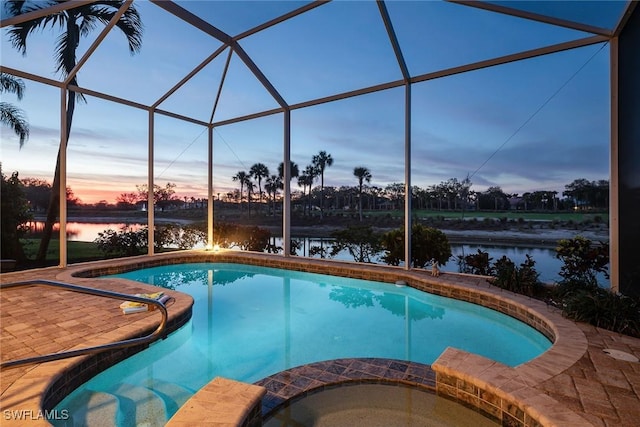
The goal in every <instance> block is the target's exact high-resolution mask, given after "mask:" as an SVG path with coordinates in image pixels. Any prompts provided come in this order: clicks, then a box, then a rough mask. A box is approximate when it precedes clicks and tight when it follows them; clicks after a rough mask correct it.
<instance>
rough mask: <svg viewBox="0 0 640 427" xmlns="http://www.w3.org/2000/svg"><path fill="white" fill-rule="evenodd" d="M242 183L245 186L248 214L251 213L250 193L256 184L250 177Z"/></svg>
mask: <svg viewBox="0 0 640 427" xmlns="http://www.w3.org/2000/svg"><path fill="white" fill-rule="evenodd" d="M244 185H245V187H247V208H248V212H249V215H251V198H252V197H251V195H252V194H253V190H255V188H256V185H255V184H254V183H253V181H251V179H249V180H247V182H245V183H244Z"/></svg>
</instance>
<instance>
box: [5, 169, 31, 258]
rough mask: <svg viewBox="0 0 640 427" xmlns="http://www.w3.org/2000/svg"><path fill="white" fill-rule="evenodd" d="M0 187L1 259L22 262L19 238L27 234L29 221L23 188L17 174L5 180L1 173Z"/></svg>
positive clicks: (22, 255)
mask: <svg viewBox="0 0 640 427" xmlns="http://www.w3.org/2000/svg"><path fill="white" fill-rule="evenodd" d="M0 175H1V176H2V185H1V187H0V200H1V204H0V226H1V233H0V252H1V255H2V258H3V259H15V260H16V261H17V262H23V261H24V260H25V259H26V257H25V255H24V250H23V248H22V244H21V243H20V238H22V237H23V236H24V234H25V233H26V232H27V230H28V228H27V222H28V221H29V220H31V215H30V214H29V205H28V203H27V198H26V197H25V194H24V186H23V185H22V182H20V179H18V172H14V173H12V174H11V177H9V178H7V177H6V176H5V175H4V173H3V172H2V165H1V164H0Z"/></svg>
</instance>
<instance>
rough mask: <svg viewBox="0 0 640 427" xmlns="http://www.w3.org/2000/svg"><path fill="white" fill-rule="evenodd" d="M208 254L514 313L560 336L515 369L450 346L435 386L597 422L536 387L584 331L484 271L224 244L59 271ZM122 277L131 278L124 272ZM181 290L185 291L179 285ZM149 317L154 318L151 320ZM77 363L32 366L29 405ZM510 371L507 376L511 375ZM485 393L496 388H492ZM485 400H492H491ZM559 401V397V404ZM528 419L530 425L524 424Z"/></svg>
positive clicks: (530, 416) (83, 275)
mask: <svg viewBox="0 0 640 427" xmlns="http://www.w3.org/2000/svg"><path fill="white" fill-rule="evenodd" d="M206 261H215V262H235V263H245V264H251V265H259V266H265V267H275V268H287V269H290V270H297V271H306V272H312V273H320V274H331V275H336V276H346V277H353V278H360V279H366V280H375V281H382V282H386V283H395V282H396V281H399V280H401V281H404V282H406V283H407V284H408V285H409V286H412V287H415V288H417V289H420V290H423V291H426V292H430V293H434V294H437V295H442V296H447V297H451V298H456V299H460V300H464V301H469V302H472V303H476V304H480V305H483V306H486V307H488V308H492V309H495V310H498V311H501V312H503V313H506V314H509V315H511V316H513V317H515V318H518V319H520V320H522V321H524V322H525V323H528V324H530V325H531V326H533V327H534V328H536V329H538V330H539V331H540V332H542V333H543V334H545V335H546V336H547V337H549V338H552V339H553V341H554V344H553V346H552V347H551V348H550V349H549V350H548V351H547V352H545V353H544V354H542V355H541V356H540V357H538V358H536V359H533V360H532V361H530V362H527V363H525V364H522V365H520V366H517V367H515V368H509V367H506V366H504V365H500V364H497V362H493V361H489V360H488V359H484V358H481V357H480V356H476V355H472V354H469V353H466V352H462V351H460V350H455V349H448V350H447V351H445V352H444V353H443V354H442V355H441V356H440V357H439V358H438V360H436V362H435V363H434V364H433V365H432V369H433V370H434V371H435V372H436V386H435V387H436V391H437V392H438V393H440V394H442V395H444V396H445V397H448V398H453V399H455V400H457V401H459V402H461V403H463V404H466V405H473V402H475V403H476V406H475V407H476V408H477V409H478V410H483V409H482V408H483V407H482V406H480V405H481V399H480V397H479V396H481V393H484V394H482V395H484V396H489V398H492V399H494V400H495V398H500V399H501V402H502V401H504V405H505V407H504V409H506V410H505V411H502V412H504V413H506V414H511V413H512V412H515V413H516V415H517V416H519V415H520V414H521V413H522V416H521V417H516V418H515V420H516V421H519V423H518V424H515V425H523V426H524V425H545V426H555V425H562V426H569V425H574V424H568V423H567V422H568V421H569V422H573V421H574V420H579V421H580V423H581V424H579V425H581V426H586V425H592V424H591V423H589V422H588V421H587V420H585V419H584V418H582V417H580V415H578V414H576V413H575V412H573V411H570V410H568V409H567V408H566V406H563V405H560V404H559V403H558V402H556V401H555V400H554V399H552V398H551V397H549V396H547V395H545V393H544V392H543V391H539V390H536V386H538V385H540V384H542V383H543V382H544V381H546V380H548V379H549V378H552V377H553V376H555V375H558V374H560V373H561V372H563V371H565V370H566V369H567V368H569V367H570V366H572V365H573V364H575V363H576V362H577V361H578V360H579V359H580V358H581V357H583V355H584V354H585V353H586V351H587V339H586V337H585V334H584V333H583V332H582V331H581V330H580V329H579V328H578V327H577V326H576V324H575V323H574V322H571V321H569V320H567V319H565V318H563V317H562V315H561V313H560V312H559V311H558V310H557V309H555V308H553V307H549V306H547V305H546V304H544V303H543V302H540V301H537V300H534V299H531V298H528V297H525V296H522V295H518V294H514V293H512V292H508V291H504V290H501V289H499V288H496V287H494V286H492V285H490V284H489V283H488V282H487V280H486V279H487V278H485V277H480V276H471V275H464V274H451V273H445V274H442V275H440V276H439V277H433V276H431V275H430V272H428V271H426V270H415V269H414V270H405V269H403V268H400V267H389V266H381V265H372V264H355V263H349V262H340V261H333V260H331V261H327V260H321V259H310V258H300V257H283V256H282V255H272V254H262V253H249V252H237V251H221V252H217V253H214V252H207V251H184V252H178V253H171V254H159V255H154V256H141V257H132V258H127V259H119V260H110V261H100V262H94V263H85V264H77V265H73V266H70V267H68V268H66V269H57V270H56V273H57V274H55V277H56V279H57V280H61V281H66V282H69V283H77V282H84V283H85V284H86V281H87V280H90V278H91V277H95V276H98V275H103V274H113V273H117V272H122V271H128V270H133V269H136V268H140V267H143V266H144V267H148V266H153V265H167V264H175V263H183V262H206ZM5 276H7V275H3V279H5ZM120 281H121V282H127V281H124V280H122V279H120ZM118 285H119V286H125V284H124V283H118ZM176 294H181V293H179V292H176ZM181 295H184V294H181ZM180 299H181V301H182V300H183V298H182V297H181V298H180ZM187 299H188V298H187ZM174 316H175V314H174ZM147 323H149V324H152V323H153V322H147ZM147 328H148V327H147ZM143 329H144V328H143ZM120 332H123V333H125V334H127V335H128V336H131V335H132V332H131V330H130V329H129V330H128V331H126V332H125V331H120ZM136 332H137V333H139V332H140V331H139V330H137V331H136ZM76 359H77V358H76ZM471 362H473V363H471ZM79 363H80V362H78V361H73V360H64V361H59V362H51V363H48V364H41V365H36V366H34V367H32V368H30V369H29V370H28V371H27V372H26V373H25V376H24V378H23V379H24V380H25V381H27V382H29V381H32V380H33V379H34V378H37V379H39V381H37V383H38V384H39V389H40V392H39V393H36V395H38V396H40V397H41V399H37V400H38V401H37V403H36V402H35V401H34V400H33V399H30V400H28V401H29V402H30V403H29V404H28V406H29V407H32V408H33V409H34V410H36V411H38V410H42V409H51V406H50V404H49V402H48V401H47V399H45V398H44V396H48V395H50V394H51V393H52V392H53V393H55V391H52V390H51V384H52V381H51V380H52V379H53V380H54V382H55V380H56V379H59V377H60V375H62V374H61V373H65V372H68V370H69V368H70V367H72V366H73V365H77V364H79ZM85 373H86V371H85ZM505 378H508V379H509V380H508V381H506V382H505ZM366 379H368V378H367V377H362V378H361V380H366ZM372 379H374V380H375V377H372ZM32 382H33V381H32ZM452 382H454V383H455V387H454V390H455V392H454V391H452V388H451V387H453V385H452V384H451V383H452ZM16 383H17V384H12V385H11V386H9V387H8V388H7V389H6V390H4V392H3V399H2V400H3V404H2V406H3V409H7V408H10V407H12V406H15V404H16V403H15V402H14V403H13V405H12V404H11V402H9V403H10V405H8V406H7V405H6V403H7V402H6V401H5V400H6V399H5V396H8V395H10V394H11V393H12V392H13V391H14V389H15V387H16V386H20V387H24V385H25V384H24V383H23V382H21V381H16ZM447 387H449V388H447ZM36 388H37V387H36ZM29 389H30V392H31V393H34V392H37V390H35V389H33V387H29ZM469 391H471V393H469ZM487 393H493V394H492V395H489V394H487ZM32 397H33V394H32ZM54 400H55V399H54ZM483 402H484V403H487V402H486V401H483ZM554 402H555V403H558V404H557V405H554V404H553V403H554ZM19 403H20V405H21V407H20V408H21V409H24V406H25V402H24V401H21V402H19ZM45 403H46V404H45ZM267 403H268V402H267ZM494 403H495V402H494ZM500 405H502V403H500ZM266 406H268V405H266ZM494 406H495V405H494ZM500 408H501V410H502V409H503V408H502V406H500ZM514 408H516V409H514ZM485 409H486V408H485ZM492 411H493V409H492ZM519 411H520V412H519ZM485 412H487V413H488V414H489V415H492V414H493V415H495V412H491V411H485ZM42 421H44V420H42ZM527 422H528V423H529V424H525V423H527ZM535 423H539V424H535ZM42 425H48V423H46V421H44V423H43V424H42ZM575 425H578V424H575Z"/></svg>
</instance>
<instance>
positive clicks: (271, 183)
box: [264, 175, 282, 214]
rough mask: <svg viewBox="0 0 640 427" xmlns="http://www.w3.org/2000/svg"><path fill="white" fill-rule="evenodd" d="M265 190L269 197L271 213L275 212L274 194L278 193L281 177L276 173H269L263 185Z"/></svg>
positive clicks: (280, 186)
mask: <svg viewBox="0 0 640 427" xmlns="http://www.w3.org/2000/svg"><path fill="white" fill-rule="evenodd" d="M264 188H265V191H266V192H267V195H268V197H269V198H271V208H272V210H273V213H274V214H275V212H276V196H277V195H278V190H280V189H281V188H282V178H280V177H279V176H277V175H271V176H270V177H268V178H267V181H266V182H265V185H264Z"/></svg>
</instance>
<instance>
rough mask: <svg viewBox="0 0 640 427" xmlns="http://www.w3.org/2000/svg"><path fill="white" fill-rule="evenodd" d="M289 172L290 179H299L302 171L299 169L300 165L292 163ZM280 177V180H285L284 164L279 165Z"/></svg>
mask: <svg viewBox="0 0 640 427" xmlns="http://www.w3.org/2000/svg"><path fill="white" fill-rule="evenodd" d="M289 172H290V176H289V178H290V179H293V178H297V177H298V176H299V175H300V170H299V169H298V165H297V164H296V163H294V162H293V161H292V162H291V163H290V166H289ZM278 176H279V177H280V179H284V162H280V164H279V165H278Z"/></svg>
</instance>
